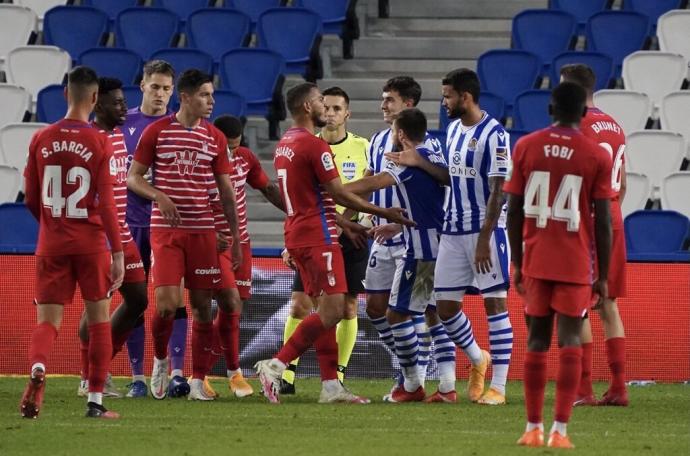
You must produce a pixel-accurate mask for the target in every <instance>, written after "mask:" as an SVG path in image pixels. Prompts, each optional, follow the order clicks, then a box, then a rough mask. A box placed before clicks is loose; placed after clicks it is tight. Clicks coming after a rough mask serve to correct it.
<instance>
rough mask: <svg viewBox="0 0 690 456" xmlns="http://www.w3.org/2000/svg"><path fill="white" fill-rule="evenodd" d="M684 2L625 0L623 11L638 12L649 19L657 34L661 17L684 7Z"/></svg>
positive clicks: (678, 0)
mask: <svg viewBox="0 0 690 456" xmlns="http://www.w3.org/2000/svg"><path fill="white" fill-rule="evenodd" d="M682 3H683V0H624V1H623V10H626V11H637V12H638V13H642V14H644V15H646V16H647V17H648V18H649V21H650V22H651V24H652V32H656V23H657V21H658V20H659V16H661V15H662V14H664V13H666V12H668V11H671V10H672V9H679V8H681V7H682Z"/></svg>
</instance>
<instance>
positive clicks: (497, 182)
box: [474, 176, 505, 274]
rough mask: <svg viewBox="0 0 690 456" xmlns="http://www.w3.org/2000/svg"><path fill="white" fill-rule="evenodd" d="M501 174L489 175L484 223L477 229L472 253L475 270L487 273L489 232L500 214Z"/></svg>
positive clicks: (488, 266)
mask: <svg viewBox="0 0 690 456" xmlns="http://www.w3.org/2000/svg"><path fill="white" fill-rule="evenodd" d="M504 181H505V178H504V177H503V176H500V177H499V176H494V177H489V187H490V192H491V193H490V194H489V199H488V201H487V202H486V214H485V216H484V225H482V228H481V231H479V238H478V239H477V250H476V251H475V253H474V265H475V267H476V268H477V271H479V272H481V273H483V274H488V273H489V272H490V271H491V267H492V266H493V265H492V264H491V243H490V241H491V233H492V232H493V231H494V228H496V223H498V218H499V217H500V215H501V208H502V207H503V201H504V199H503V182H504Z"/></svg>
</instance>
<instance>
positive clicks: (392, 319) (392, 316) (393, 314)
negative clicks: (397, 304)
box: [386, 307, 410, 325]
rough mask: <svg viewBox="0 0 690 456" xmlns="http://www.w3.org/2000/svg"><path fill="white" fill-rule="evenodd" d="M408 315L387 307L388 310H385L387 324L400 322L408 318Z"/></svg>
mask: <svg viewBox="0 0 690 456" xmlns="http://www.w3.org/2000/svg"><path fill="white" fill-rule="evenodd" d="M409 318H410V316H409V315H406V314H403V313H400V312H398V311H397V310H395V309H393V308H391V307H389V308H388V311H386V319H387V320H388V324H391V325H395V324H398V323H402V322H404V321H407V320H409Z"/></svg>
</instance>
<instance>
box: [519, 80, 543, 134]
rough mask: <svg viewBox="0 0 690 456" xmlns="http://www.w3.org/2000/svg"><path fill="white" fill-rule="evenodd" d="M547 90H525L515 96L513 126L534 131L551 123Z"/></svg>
mask: <svg viewBox="0 0 690 456" xmlns="http://www.w3.org/2000/svg"><path fill="white" fill-rule="evenodd" d="M550 100H551V91H549V90H527V91H526V92H522V93H521V94H520V95H518V96H517V97H515V108H514V112H513V125H514V126H515V128H517V129H520V130H526V131H530V132H532V131H534V130H538V129H540V128H546V127H548V126H549V125H551V117H550V116H549V101H550Z"/></svg>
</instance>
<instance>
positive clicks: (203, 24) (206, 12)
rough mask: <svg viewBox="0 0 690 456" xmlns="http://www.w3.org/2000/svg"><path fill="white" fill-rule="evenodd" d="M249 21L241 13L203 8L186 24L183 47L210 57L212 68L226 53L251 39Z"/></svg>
mask: <svg viewBox="0 0 690 456" xmlns="http://www.w3.org/2000/svg"><path fill="white" fill-rule="evenodd" d="M251 24H252V20H251V18H250V17H249V16H247V15H246V14H244V13H242V12H241V11H233V10H227V9H218V8H205V9H201V10H198V11H196V12H194V13H192V15H190V16H189V19H188V20H187V28H186V35H187V45H188V46H189V47H190V48H195V49H203V51H204V52H207V53H208V54H210V55H211V56H212V57H213V60H214V61H215V63H216V65H218V63H219V62H220V58H221V56H222V55H223V54H225V53H226V52H227V51H228V50H229V49H235V48H238V47H242V46H245V45H247V44H248V43H249V39H250V38H251V34H250V32H251Z"/></svg>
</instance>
